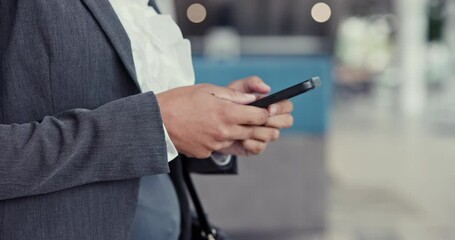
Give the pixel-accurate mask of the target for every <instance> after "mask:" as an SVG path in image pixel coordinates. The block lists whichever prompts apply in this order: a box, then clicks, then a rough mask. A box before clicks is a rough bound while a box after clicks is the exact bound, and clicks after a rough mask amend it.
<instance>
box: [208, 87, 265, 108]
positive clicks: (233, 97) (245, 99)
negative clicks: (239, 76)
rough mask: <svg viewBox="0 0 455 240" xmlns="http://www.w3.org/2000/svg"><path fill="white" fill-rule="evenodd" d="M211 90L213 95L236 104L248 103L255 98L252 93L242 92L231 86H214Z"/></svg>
mask: <svg viewBox="0 0 455 240" xmlns="http://www.w3.org/2000/svg"><path fill="white" fill-rule="evenodd" d="M211 91H212V92H211V93H212V94H213V95H214V96H216V97H218V98H221V99H223V100H226V101H229V102H233V103H237V104H249V103H252V102H254V101H255V100H256V95H254V94H249V93H243V92H240V91H237V90H234V89H231V88H225V87H218V86H214V87H213V88H212V89H211Z"/></svg>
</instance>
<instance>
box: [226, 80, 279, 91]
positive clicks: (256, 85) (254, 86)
mask: <svg viewBox="0 0 455 240" xmlns="http://www.w3.org/2000/svg"><path fill="white" fill-rule="evenodd" d="M228 87H229V88H232V89H235V90H237V91H241V92H246V93H258V94H267V93H269V92H270V90H271V89H270V86H269V85H267V84H265V83H264V81H262V79H260V78H259V77H248V78H244V79H240V80H237V81H234V82H232V83H231V84H229V85H228Z"/></svg>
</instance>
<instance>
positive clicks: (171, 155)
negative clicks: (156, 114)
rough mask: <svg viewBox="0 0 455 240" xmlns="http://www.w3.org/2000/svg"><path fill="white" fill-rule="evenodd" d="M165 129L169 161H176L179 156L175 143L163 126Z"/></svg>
mask: <svg viewBox="0 0 455 240" xmlns="http://www.w3.org/2000/svg"><path fill="white" fill-rule="evenodd" d="M163 129H164V137H165V139H166V149H167V161H168V162H170V161H172V160H174V159H175V158H176V157H177V156H178V155H179V153H178V151H177V149H176V148H175V145H174V143H173V142H172V140H171V138H170V137H169V134H168V132H167V129H166V127H165V126H164V124H163Z"/></svg>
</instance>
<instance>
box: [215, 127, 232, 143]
mask: <svg viewBox="0 0 455 240" xmlns="http://www.w3.org/2000/svg"><path fill="white" fill-rule="evenodd" d="M227 138H229V131H228V129H227V128H226V127H218V129H217V130H216V132H215V139H216V140H225V139H227Z"/></svg>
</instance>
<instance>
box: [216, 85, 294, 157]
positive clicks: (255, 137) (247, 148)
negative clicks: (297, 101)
mask: <svg viewBox="0 0 455 240" xmlns="http://www.w3.org/2000/svg"><path fill="white" fill-rule="evenodd" d="M228 87H229V88H232V89H234V90H237V91H240V92H244V93H253V94H257V95H258V98H261V97H264V96H265V95H266V94H268V93H269V92H270V87H269V86H268V85H267V84H265V83H264V82H263V81H262V80H261V79H260V78H259V77H248V78H244V79H240V80H237V81H234V82H232V83H230V84H229V85H228ZM267 110H268V112H269V116H270V117H269V119H268V121H267V122H266V124H265V125H263V126H255V127H254V131H253V134H252V136H251V138H250V139H247V140H242V141H235V142H234V144H232V145H231V146H230V147H227V148H224V149H222V150H220V151H219V152H220V153H223V154H231V155H237V156H249V155H258V154H260V153H262V152H263V151H264V150H265V149H266V147H267V144H268V143H269V142H271V141H275V140H277V139H278V138H279V136H280V129H282V128H289V127H291V126H292V125H293V121H294V120H293V117H292V115H291V112H292V110H293V104H292V102H291V101H289V100H284V101H281V102H279V103H275V104H272V105H270V106H269V107H268V108H267Z"/></svg>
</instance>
